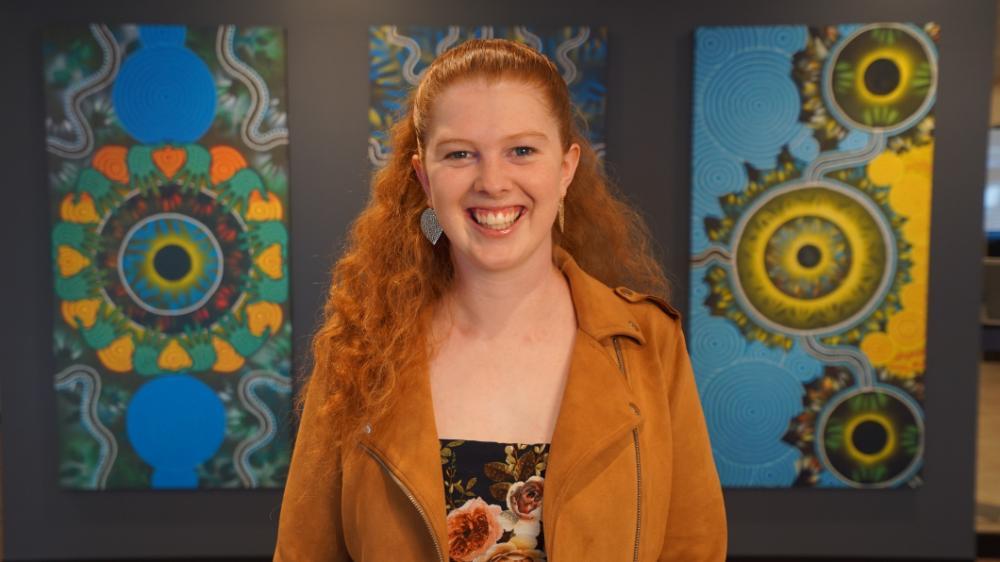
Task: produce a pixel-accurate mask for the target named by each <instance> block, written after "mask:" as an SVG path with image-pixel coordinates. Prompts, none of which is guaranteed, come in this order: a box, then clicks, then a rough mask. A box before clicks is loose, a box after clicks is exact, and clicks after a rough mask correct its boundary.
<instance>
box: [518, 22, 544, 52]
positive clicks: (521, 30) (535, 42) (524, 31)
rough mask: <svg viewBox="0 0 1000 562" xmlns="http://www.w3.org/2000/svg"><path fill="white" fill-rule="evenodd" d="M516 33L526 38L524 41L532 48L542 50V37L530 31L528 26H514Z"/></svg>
mask: <svg viewBox="0 0 1000 562" xmlns="http://www.w3.org/2000/svg"><path fill="white" fill-rule="evenodd" d="M514 33H517V34H518V35H519V36H521V39H524V42H525V43H527V44H528V45H529V46H530V47H531V48H532V49H534V50H536V51H538V52H542V46H543V44H542V38H541V37H539V36H537V35H535V34H534V33H532V32H530V31H528V28H527V27H525V26H523V25H519V26H517V27H515V28H514Z"/></svg>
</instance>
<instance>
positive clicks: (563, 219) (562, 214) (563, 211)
mask: <svg viewBox="0 0 1000 562" xmlns="http://www.w3.org/2000/svg"><path fill="white" fill-rule="evenodd" d="M565 226H566V207H565V205H563V199H560V200H559V232H564V227H565Z"/></svg>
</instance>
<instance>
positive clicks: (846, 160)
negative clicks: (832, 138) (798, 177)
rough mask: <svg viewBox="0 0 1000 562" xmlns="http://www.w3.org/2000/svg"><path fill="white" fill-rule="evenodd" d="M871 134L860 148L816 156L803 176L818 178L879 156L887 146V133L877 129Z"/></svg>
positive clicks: (811, 178)
mask: <svg viewBox="0 0 1000 562" xmlns="http://www.w3.org/2000/svg"><path fill="white" fill-rule="evenodd" d="M869 135H870V138H869V139H868V144H866V145H865V146H864V147H862V148H860V149H858V150H853V151H850V152H842V151H836V152H827V153H825V154H823V155H822V156H820V157H818V158H816V159H815V160H813V161H812V162H811V163H810V164H809V167H808V168H806V171H805V173H803V175H802V176H803V177H804V178H806V179H810V180H818V179H820V178H822V177H823V176H824V175H826V174H828V173H830V172H832V171H834V170H837V169H841V168H847V167H850V166H854V165H856V164H863V163H865V162H867V161H869V160H871V159H872V158H874V157H875V156H878V155H879V154H880V153H881V152H882V149H883V148H885V134H883V133H881V132H877V131H876V132H873V133H869Z"/></svg>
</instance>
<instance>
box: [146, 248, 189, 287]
mask: <svg viewBox="0 0 1000 562" xmlns="http://www.w3.org/2000/svg"><path fill="white" fill-rule="evenodd" d="M153 268H154V269H156V273H158V274H159V275H160V277H163V278H164V279H166V280H167V281H177V280H179V279H183V278H184V276H185V275H187V274H188V273H190V272H191V256H190V255H188V253H187V251H186V250H185V249H184V248H181V247H180V246H178V245H176V244H170V245H168V246H164V247H162V248H160V249H159V251H157V252H156V255H155V256H154V257H153Z"/></svg>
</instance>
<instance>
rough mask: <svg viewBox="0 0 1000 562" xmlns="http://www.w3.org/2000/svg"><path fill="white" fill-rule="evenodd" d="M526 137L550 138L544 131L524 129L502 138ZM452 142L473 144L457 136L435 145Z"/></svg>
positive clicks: (503, 139) (508, 139)
mask: <svg viewBox="0 0 1000 562" xmlns="http://www.w3.org/2000/svg"><path fill="white" fill-rule="evenodd" d="M524 137H541V138H543V139H548V138H549V137H548V135H546V134H545V133H543V132H541V131H522V132H520V133H514V134H513V135H507V136H506V137H504V138H502V139H500V140H501V141H504V142H506V141H510V140H513V139H520V138H524ZM450 143H468V144H472V141H470V140H467V139H463V138H457V137H456V138H447V139H442V140H439V141H437V142H436V143H434V146H435V148H436V147H438V146H441V145H443V144H450Z"/></svg>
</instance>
